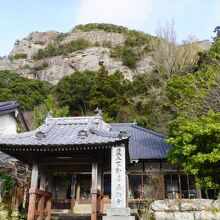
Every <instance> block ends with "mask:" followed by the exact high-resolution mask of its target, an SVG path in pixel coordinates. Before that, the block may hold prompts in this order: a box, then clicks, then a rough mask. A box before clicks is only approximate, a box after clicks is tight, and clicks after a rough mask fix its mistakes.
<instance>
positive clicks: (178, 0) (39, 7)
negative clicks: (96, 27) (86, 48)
mask: <svg viewBox="0 0 220 220" xmlns="http://www.w3.org/2000/svg"><path fill="white" fill-rule="evenodd" d="M219 10H220V1H219V0H209V1H208V0H41V1H36V0H19V1H18V0H0V56H3V55H7V54H8V53H9V52H10V51H11V49H12V47H13V43H14V41H15V40H16V39H22V38H24V37H25V36H27V35H28V34H29V33H30V32H32V31H48V30H56V31H60V32H67V31H69V30H70V29H71V28H73V27H74V26H75V25H77V24H85V23H91V22H99V23H113V24H118V25H123V26H126V27H129V28H132V29H136V30H141V31H144V32H146V33H150V34H152V35H155V30H156V28H157V26H158V24H160V25H164V24H165V23H171V22H172V20H173V21H174V27H175V30H176V33H177V38H178V41H179V42H181V41H182V40H183V39H186V38H187V37H188V36H189V35H193V36H194V37H196V38H197V39H198V40H203V39H211V37H212V36H213V33H212V31H213V29H214V27H215V26H217V25H220V13H219Z"/></svg>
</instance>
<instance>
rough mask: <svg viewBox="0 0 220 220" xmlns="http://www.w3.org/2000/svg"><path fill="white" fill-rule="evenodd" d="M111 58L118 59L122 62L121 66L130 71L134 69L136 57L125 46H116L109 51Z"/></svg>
mask: <svg viewBox="0 0 220 220" xmlns="http://www.w3.org/2000/svg"><path fill="white" fill-rule="evenodd" d="M111 57H114V58H118V59H120V60H122V62H123V65H125V66H128V67H130V68H131V69H135V68H136V65H137V61H138V57H137V55H136V54H135V53H134V51H133V50H132V49H131V48H127V47H126V46H121V45H117V46H116V47H114V49H113V50H112V51H111Z"/></svg>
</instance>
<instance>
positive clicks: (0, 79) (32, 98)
mask: <svg viewBox="0 0 220 220" xmlns="http://www.w3.org/2000/svg"><path fill="white" fill-rule="evenodd" d="M48 93H49V86H48V85H46V83H44V82H42V81H40V80H35V79H27V78H24V77H21V76H19V75H18V74H16V73H12V72H9V71H0V101H12V100H17V101H18V102H19V104H20V106H21V108H22V109H24V110H31V109H33V108H34V107H35V106H37V105H39V104H40V103H42V102H43V100H44V99H45V97H46V96H47V94H48Z"/></svg>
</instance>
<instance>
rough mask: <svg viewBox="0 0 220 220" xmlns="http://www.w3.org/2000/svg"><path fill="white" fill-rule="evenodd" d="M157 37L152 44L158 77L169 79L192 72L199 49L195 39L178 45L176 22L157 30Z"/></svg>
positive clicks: (154, 65) (153, 62) (190, 38)
mask: <svg viewBox="0 0 220 220" xmlns="http://www.w3.org/2000/svg"><path fill="white" fill-rule="evenodd" d="M156 34H157V37H156V38H154V39H153V40H152V42H151V49H152V53H151V55H152V64H153V68H154V71H155V72H157V73H158V77H160V78H163V77H164V78H165V79H168V78H169V77H171V76H173V75H181V74H183V73H186V72H189V71H191V69H192V67H193V66H194V65H195V63H196V61H197V59H198V57H197V55H196V54H197V53H196V51H197V49H198V47H197V46H196V44H195V43H194V41H195V40H194V39H193V37H189V38H188V39H187V40H185V41H184V42H183V44H181V45H178V43H177V39H176V32H175V30H174V22H172V23H171V24H168V23H166V25H165V26H164V27H162V26H161V25H159V26H158V28H157V29H156Z"/></svg>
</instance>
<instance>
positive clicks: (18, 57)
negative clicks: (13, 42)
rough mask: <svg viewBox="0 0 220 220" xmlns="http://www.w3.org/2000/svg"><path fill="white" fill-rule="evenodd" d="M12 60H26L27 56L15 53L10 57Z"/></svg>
mask: <svg viewBox="0 0 220 220" xmlns="http://www.w3.org/2000/svg"><path fill="white" fill-rule="evenodd" d="M12 58H13V59H15V60H19V59H26V58H27V54H26V53H17V54H15V55H14V56H12Z"/></svg>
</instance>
